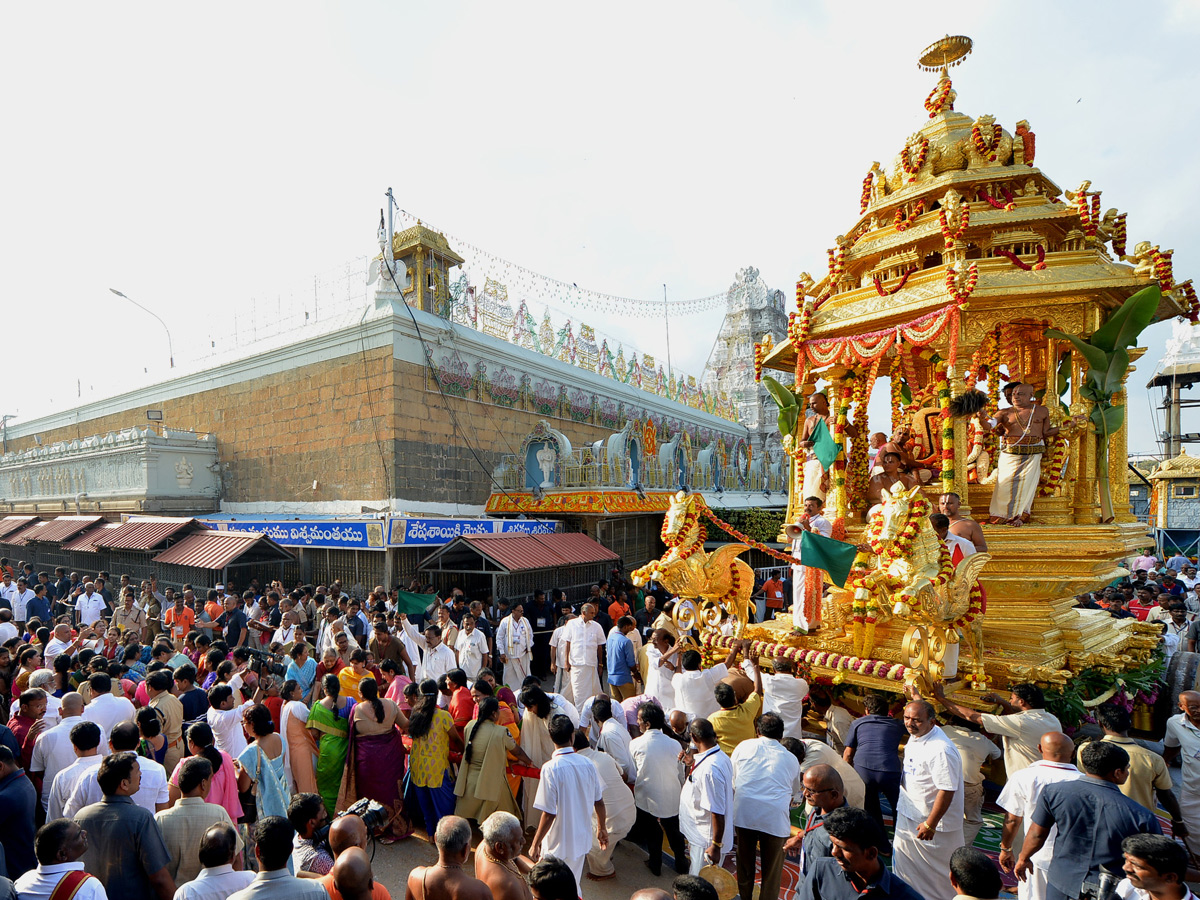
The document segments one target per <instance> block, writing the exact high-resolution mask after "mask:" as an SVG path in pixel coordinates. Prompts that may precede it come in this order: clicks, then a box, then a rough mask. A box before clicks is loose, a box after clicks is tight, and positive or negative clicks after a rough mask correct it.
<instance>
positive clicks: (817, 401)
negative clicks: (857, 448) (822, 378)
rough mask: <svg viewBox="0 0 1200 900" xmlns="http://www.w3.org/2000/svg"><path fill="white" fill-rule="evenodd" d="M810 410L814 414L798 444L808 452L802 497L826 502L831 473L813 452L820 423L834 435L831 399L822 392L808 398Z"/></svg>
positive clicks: (805, 422)
mask: <svg viewBox="0 0 1200 900" xmlns="http://www.w3.org/2000/svg"><path fill="white" fill-rule="evenodd" d="M808 408H809V411H810V412H811V413H812V414H811V415H810V416H808V417H807V418H806V419H805V420H804V428H803V430H802V431H801V432H800V443H799V444H798V446H799V447H800V448H801V449H802V450H807V451H808V455H807V456H805V458H804V485H803V488H804V489H803V491H802V492H801V495H800V496H802V497H820V498H821V500H824V499H825V495H826V494H827V493H828V492H829V472H828V470H826V468H825V467H824V466H823V465H821V461H820V460H819V459H817V454H816V453H814V452H813V436H814V435H813V432H814V431H816V429H817V423H818V422H824V423H825V427H826V428H828V429H829V433H830V434H833V424H834V423H833V416H831V415H830V414H829V398H828V397H826V396H825V395H824V394H823V393H821V392H820V391H818V392H817V393H815V394H813V395H812V396H811V397H809V398H808Z"/></svg>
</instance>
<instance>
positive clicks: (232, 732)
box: [204, 684, 254, 759]
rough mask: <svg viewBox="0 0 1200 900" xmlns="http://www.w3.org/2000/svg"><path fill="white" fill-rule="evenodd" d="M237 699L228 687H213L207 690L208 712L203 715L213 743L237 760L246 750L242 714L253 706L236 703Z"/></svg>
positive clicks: (251, 704)
mask: <svg viewBox="0 0 1200 900" xmlns="http://www.w3.org/2000/svg"><path fill="white" fill-rule="evenodd" d="M237 699H238V698H236V697H235V696H234V694H233V688H231V687H230V686H229V685H227V684H217V685H214V686H213V687H211V688H209V689H208V710H207V711H206V712H205V713H204V718H205V721H207V722H208V727H209V728H211V729H212V732H213V743H214V744H216V746H217V749H218V750H223V751H224V752H226V753H228V754H229V756H230V757H231V758H233V759H237V758H238V756H240V755H241V752H242V751H243V750H245V749H246V733H245V732H244V731H243V730H242V714H243V713H244V712H245V710H246V709H247V708H248V707H250V706H253V705H254V704H253V702H252V701H250V700H247V701H246V702H245V703H238V702H237Z"/></svg>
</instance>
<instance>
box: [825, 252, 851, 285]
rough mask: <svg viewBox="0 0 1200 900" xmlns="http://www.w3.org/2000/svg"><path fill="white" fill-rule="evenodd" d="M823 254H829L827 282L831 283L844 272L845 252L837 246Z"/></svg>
mask: <svg viewBox="0 0 1200 900" xmlns="http://www.w3.org/2000/svg"><path fill="white" fill-rule="evenodd" d="M825 252H826V253H828V254H829V280H830V281H831V282H832V281H834V280H835V279H836V278H839V277H840V276H841V275H842V273H843V272H845V271H846V251H845V249H843V248H842V247H840V246H839V247H838V248H836V249H830V250H826V251H825Z"/></svg>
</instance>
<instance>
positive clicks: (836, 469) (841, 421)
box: [833, 372, 859, 519]
mask: <svg viewBox="0 0 1200 900" xmlns="http://www.w3.org/2000/svg"><path fill="white" fill-rule="evenodd" d="M857 380H859V379H857V378H856V376H855V374H854V373H853V372H847V373H846V376H845V378H843V379H842V383H841V384H840V385H837V390H836V391H835V396H834V398H833V400H834V409H835V410H836V411H837V415H836V416H835V417H834V420H833V442H834V444H836V445H837V456H836V457H835V458H834V460H833V499H834V517H835V518H838V519H842V518H845V516H846V423H847V421H848V417H849V414H850V403H851V402H852V400H853V396H854V388H855V384H854V383H855V381H857Z"/></svg>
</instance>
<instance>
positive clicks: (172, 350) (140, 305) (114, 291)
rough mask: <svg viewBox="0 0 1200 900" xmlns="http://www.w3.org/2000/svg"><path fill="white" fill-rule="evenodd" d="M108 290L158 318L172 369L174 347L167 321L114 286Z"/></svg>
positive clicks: (173, 364)
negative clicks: (164, 335)
mask: <svg viewBox="0 0 1200 900" xmlns="http://www.w3.org/2000/svg"><path fill="white" fill-rule="evenodd" d="M109 290H110V291H112V292H113V293H114V294H116V295H117V296H118V297H121V298H123V299H125V300H128V301H129V302H130V303H132V304H133V305H134V306H136V307H137V308H138V309H140V310H141V311H142V312H147V313H150V315H152V316H154V318H156V319H158V324H159V325H161V326H162V327H163V331H165V332H166V333H167V352H168V353H169V354H170V357H171V368H172V369H173V368H175V348H174V347H173V346H172V344H171V329H170V328H168V327H167V323H166V322H164V321H163V320H162V316H160V315H159V314H158V313H156V312H155V311H154V310H152V309H147V308H146V307H144V306H142V304H140V303H138V302H137V301H136V300H134V299H133V298H132V297H126V296H125V295H124V294H122V293H121V292H120V291H118V290H117V289H116V288H109Z"/></svg>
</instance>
